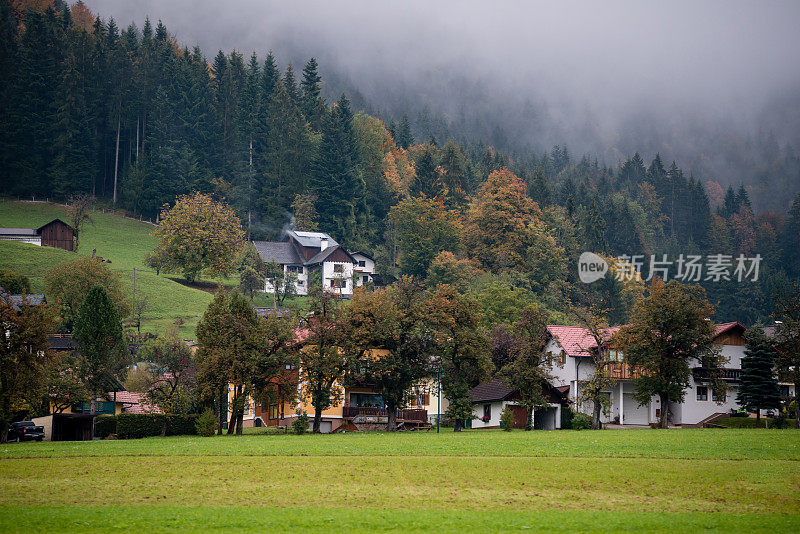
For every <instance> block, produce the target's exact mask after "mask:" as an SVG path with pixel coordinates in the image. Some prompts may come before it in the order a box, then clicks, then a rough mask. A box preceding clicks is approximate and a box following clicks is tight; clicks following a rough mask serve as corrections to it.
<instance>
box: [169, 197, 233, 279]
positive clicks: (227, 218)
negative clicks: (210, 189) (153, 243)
mask: <svg viewBox="0 0 800 534" xmlns="http://www.w3.org/2000/svg"><path fill="white" fill-rule="evenodd" d="M153 235H154V236H155V237H157V238H158V245H157V246H158V248H159V249H161V250H162V251H163V252H164V254H166V256H167V257H168V258H169V263H170V265H174V266H175V267H176V268H178V269H180V270H182V271H183V274H184V276H185V277H186V279H187V280H189V281H194V280H196V279H197V278H198V277H199V276H200V275H201V274H204V273H208V274H211V275H219V276H228V275H229V274H230V273H231V271H232V270H233V268H234V263H235V262H234V260H235V258H236V254H237V252H239V250H240V249H241V247H242V240H243V239H244V230H243V229H242V224H241V221H239V218H238V217H236V215H235V214H234V213H233V210H231V208H230V207H228V206H227V205H225V204H223V203H221V202H217V201H215V200H214V199H213V198H211V197H210V196H207V195H204V194H202V193H194V194H193V195H185V196H181V197H178V200H177V202H176V203H175V206H173V207H172V208H168V207H166V206H165V207H164V209H163V210H162V211H161V225H160V226H159V227H158V228H157V229H156V231H155V232H154V233H153Z"/></svg>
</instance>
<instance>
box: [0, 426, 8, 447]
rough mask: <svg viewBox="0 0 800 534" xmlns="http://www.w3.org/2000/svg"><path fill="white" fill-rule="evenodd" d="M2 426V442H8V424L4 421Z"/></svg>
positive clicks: (0, 432)
mask: <svg viewBox="0 0 800 534" xmlns="http://www.w3.org/2000/svg"><path fill="white" fill-rule="evenodd" d="M2 425H3V426H2V428H0V443H8V425H7V424H5V423H2Z"/></svg>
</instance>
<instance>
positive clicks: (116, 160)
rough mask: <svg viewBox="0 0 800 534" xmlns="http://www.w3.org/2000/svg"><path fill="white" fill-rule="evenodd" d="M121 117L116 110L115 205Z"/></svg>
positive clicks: (115, 201) (115, 200) (115, 202)
mask: <svg viewBox="0 0 800 534" xmlns="http://www.w3.org/2000/svg"><path fill="white" fill-rule="evenodd" d="M120 123H121V118H120V116H119V112H117V149H116V151H115V155H114V205H115V206H116V205H117V173H118V172H119V127H120Z"/></svg>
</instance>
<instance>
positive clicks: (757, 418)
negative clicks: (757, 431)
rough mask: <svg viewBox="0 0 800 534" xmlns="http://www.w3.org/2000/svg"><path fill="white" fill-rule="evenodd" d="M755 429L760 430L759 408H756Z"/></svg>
mask: <svg viewBox="0 0 800 534" xmlns="http://www.w3.org/2000/svg"><path fill="white" fill-rule="evenodd" d="M756 428H761V408H759V407H758V406H756Z"/></svg>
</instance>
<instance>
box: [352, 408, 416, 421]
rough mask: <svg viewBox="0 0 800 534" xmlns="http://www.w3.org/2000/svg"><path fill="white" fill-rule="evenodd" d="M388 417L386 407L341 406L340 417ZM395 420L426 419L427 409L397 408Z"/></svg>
mask: <svg viewBox="0 0 800 534" xmlns="http://www.w3.org/2000/svg"><path fill="white" fill-rule="evenodd" d="M360 415H361V416H365V417H389V411H388V410H387V409H386V408H362V407H359V406H345V407H344V408H342V417H344V418H345V419H353V418H354V417H358V416H360ZM397 421H398V422H399V421H421V422H427V421H428V410H397Z"/></svg>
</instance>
